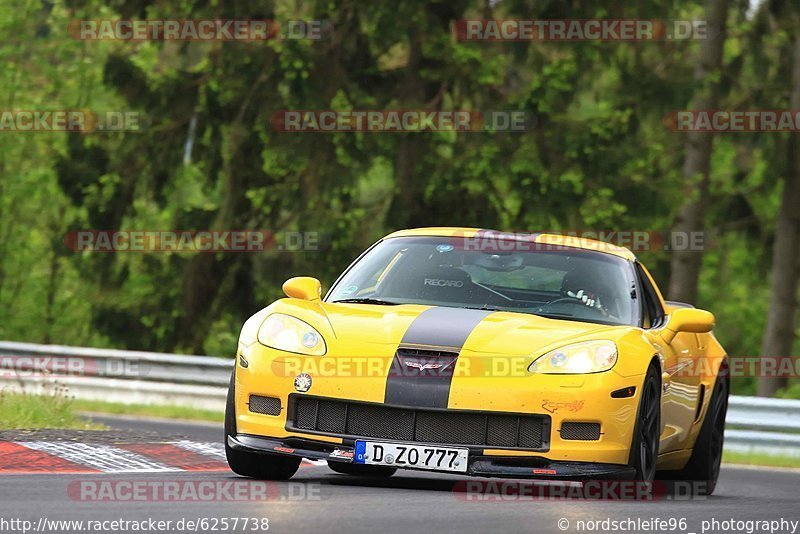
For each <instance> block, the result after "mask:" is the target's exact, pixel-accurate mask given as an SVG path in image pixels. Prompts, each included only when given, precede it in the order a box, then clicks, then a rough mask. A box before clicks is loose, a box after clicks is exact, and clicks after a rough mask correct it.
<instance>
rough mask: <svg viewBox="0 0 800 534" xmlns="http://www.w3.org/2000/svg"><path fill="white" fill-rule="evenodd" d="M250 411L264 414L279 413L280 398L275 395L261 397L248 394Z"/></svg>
mask: <svg viewBox="0 0 800 534" xmlns="http://www.w3.org/2000/svg"><path fill="white" fill-rule="evenodd" d="M248 405H249V406H250V411H251V412H253V413H262V414H264V415H280V414H281V400H280V399H277V398H275V397H262V396H261V395H250V402H249V403H248Z"/></svg>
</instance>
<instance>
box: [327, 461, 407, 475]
mask: <svg viewBox="0 0 800 534" xmlns="http://www.w3.org/2000/svg"><path fill="white" fill-rule="evenodd" d="M328 467H330V468H331V469H333V470H334V471H336V472H337V473H342V474H343V475H355V476H359V477H390V476H392V475H393V474H395V472H396V471H397V469H396V468H394V467H384V466H381V465H358V464H346V463H344V462H328Z"/></svg>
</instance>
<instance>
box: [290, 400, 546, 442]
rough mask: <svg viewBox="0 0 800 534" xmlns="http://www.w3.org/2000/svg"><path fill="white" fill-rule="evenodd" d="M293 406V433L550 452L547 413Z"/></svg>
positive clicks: (318, 403)
mask: <svg viewBox="0 0 800 534" xmlns="http://www.w3.org/2000/svg"><path fill="white" fill-rule="evenodd" d="M289 402H290V407H291V408H290V411H289V421H288V425H287V427H288V428H289V429H290V430H298V431H311V432H314V433H321V434H330V435H335V436H341V437H349V438H378V439H390V440H399V441H415V442H420V443H441V444H451V445H477V446H486V447H498V448H512V449H516V448H519V449H538V450H547V449H548V448H549V435H550V434H549V432H550V417H549V416H547V415H528V414H486V413H483V412H472V411H467V410H432V409H425V408H395V407H392V406H384V405H382V404H371V403H363V402H348V401H339V400H332V399H321V398H315V397H308V396H305V395H303V396H297V395H293V396H292V397H291V398H290V401H289Z"/></svg>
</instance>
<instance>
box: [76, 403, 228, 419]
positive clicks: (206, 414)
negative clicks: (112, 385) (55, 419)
mask: <svg viewBox="0 0 800 534" xmlns="http://www.w3.org/2000/svg"><path fill="white" fill-rule="evenodd" d="M72 408H73V409H74V410H76V411H79V412H96V413H106V414H113V415H134V416H142V417H161V418H164V419H186V420H189V421H208V422H212V423H222V422H223V420H224V419H225V414H224V413H223V412H217V411H215V410H201V409H198V408H192V407H190V406H159V405H150V404H119V403H116V402H105V401H93V400H83V399H75V400H73V401H72Z"/></svg>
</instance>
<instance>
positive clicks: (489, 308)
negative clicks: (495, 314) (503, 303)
mask: <svg viewBox="0 0 800 534" xmlns="http://www.w3.org/2000/svg"><path fill="white" fill-rule="evenodd" d="M459 308H464V309H465V310H483V311H508V310H503V309H501V308H493V307H492V306H489V305H488V304H485V305H483V306H481V307H478V306H459Z"/></svg>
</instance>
